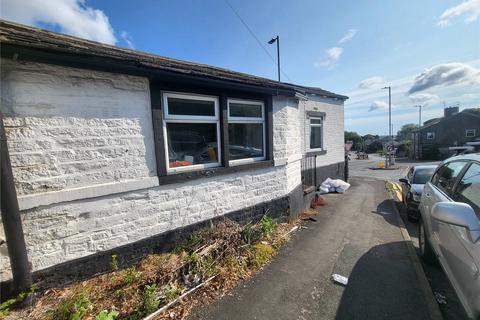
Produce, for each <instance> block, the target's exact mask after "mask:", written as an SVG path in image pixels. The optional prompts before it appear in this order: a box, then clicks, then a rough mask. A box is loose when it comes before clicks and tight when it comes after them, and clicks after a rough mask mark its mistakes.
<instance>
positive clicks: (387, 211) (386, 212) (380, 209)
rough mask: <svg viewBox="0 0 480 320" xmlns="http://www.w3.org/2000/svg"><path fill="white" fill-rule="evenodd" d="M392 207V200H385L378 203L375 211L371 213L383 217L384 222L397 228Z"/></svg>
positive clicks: (396, 220)
mask: <svg viewBox="0 0 480 320" xmlns="http://www.w3.org/2000/svg"><path fill="white" fill-rule="evenodd" d="M393 205H395V204H394V202H393V200H390V199H385V200H383V201H382V202H380V204H379V205H378V206H377V209H376V210H375V211H371V212H372V213H374V214H378V215H379V216H381V217H383V219H385V221H387V222H388V223H390V224H391V225H394V226H395V227H399V224H398V219H397V216H396V215H395V211H393V207H392V206H393Z"/></svg>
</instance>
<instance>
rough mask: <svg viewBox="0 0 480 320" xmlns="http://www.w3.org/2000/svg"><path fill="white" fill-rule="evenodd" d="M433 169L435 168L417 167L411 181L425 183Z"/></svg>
mask: <svg viewBox="0 0 480 320" xmlns="http://www.w3.org/2000/svg"><path fill="white" fill-rule="evenodd" d="M433 171H435V168H428V169H417V170H416V171H415V176H414V177H413V183H415V184H425V183H427V181H428V180H430V178H431V177H432V174H433Z"/></svg>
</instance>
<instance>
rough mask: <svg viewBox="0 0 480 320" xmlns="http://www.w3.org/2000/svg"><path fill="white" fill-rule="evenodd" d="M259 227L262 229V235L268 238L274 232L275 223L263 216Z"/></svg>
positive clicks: (268, 217)
mask: <svg viewBox="0 0 480 320" xmlns="http://www.w3.org/2000/svg"><path fill="white" fill-rule="evenodd" d="M260 226H261V228H262V233H263V235H264V236H269V235H270V234H271V233H272V232H273V230H275V226H276V223H275V222H274V221H273V219H272V218H271V217H270V216H268V215H266V214H265V215H264V216H263V217H262V220H260Z"/></svg>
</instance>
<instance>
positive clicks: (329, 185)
mask: <svg viewBox="0 0 480 320" xmlns="http://www.w3.org/2000/svg"><path fill="white" fill-rule="evenodd" d="M348 188H350V183H348V182H345V181H343V180H342V179H330V178H327V179H325V181H323V182H322V184H321V185H320V191H321V192H322V193H329V192H338V193H344V192H345V191H347V190H348Z"/></svg>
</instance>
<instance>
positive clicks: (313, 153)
mask: <svg viewBox="0 0 480 320" xmlns="http://www.w3.org/2000/svg"><path fill="white" fill-rule="evenodd" d="M324 154H327V150H318V151H314V150H311V151H307V154H306V155H307V157H308V156H321V155H324Z"/></svg>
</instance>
